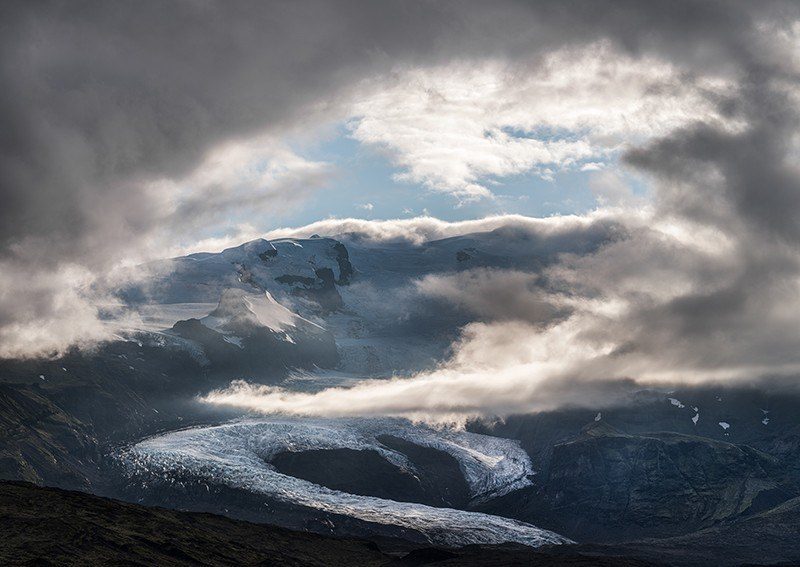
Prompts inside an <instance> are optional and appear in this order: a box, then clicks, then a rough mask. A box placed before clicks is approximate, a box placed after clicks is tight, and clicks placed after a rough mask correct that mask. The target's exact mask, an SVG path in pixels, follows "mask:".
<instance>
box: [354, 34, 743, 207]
mask: <svg viewBox="0 0 800 567" xmlns="http://www.w3.org/2000/svg"><path fill="white" fill-rule="evenodd" d="M726 88H729V85H728V84H727V83H726V82H725V81H723V80H721V79H711V78H706V79H694V80H693V79H691V78H690V77H688V76H685V75H682V74H681V72H680V70H679V69H677V68H676V67H674V66H672V65H670V64H668V63H665V62H663V61H660V60H656V59H653V58H647V57H645V58H640V59H634V58H631V57H626V56H623V55H621V54H619V53H614V52H612V49H611V47H609V46H608V45H607V44H605V43H598V44H594V45H591V46H588V47H585V48H583V49H581V50H576V49H568V50H561V51H557V52H554V53H551V54H550V55H548V56H546V57H545V58H544V59H543V60H542V61H538V62H536V63H534V62H529V63H528V64H525V63H520V62H517V63H514V64H511V63H508V62H503V61H498V60H484V61H462V62H455V63H451V64H448V65H444V66H438V67H430V68H412V69H403V70H399V71H397V72H396V73H395V74H394V75H392V76H390V77H388V78H387V77H382V78H380V79H376V80H373V81H370V82H367V83H365V84H364V87H363V89H364V90H363V96H362V99H361V100H360V101H358V102H357V103H355V104H354V106H353V109H352V111H351V112H352V114H353V115H355V118H354V119H353V120H352V121H351V123H350V126H351V131H352V136H353V137H354V138H355V139H357V140H358V141H360V142H362V143H364V144H368V145H370V146H373V147H375V148H378V149H380V150H382V151H384V152H386V153H387V154H388V155H389V156H390V158H391V159H392V160H393V162H394V163H395V165H396V166H397V167H399V168H401V171H400V172H399V173H398V174H397V175H396V178H397V179H398V180H400V181H412V182H416V183H422V184H424V185H426V186H427V187H428V188H430V189H432V190H435V191H442V192H447V193H451V194H453V195H456V196H457V197H458V198H460V199H462V200H471V199H476V198H482V197H488V196H491V191H490V189H489V188H488V186H487V185H488V183H487V181H489V180H491V178H493V177H504V176H509V175H514V174H520V173H525V172H533V173H535V174H537V175H539V176H540V177H542V178H544V179H552V178H553V175H554V173H555V172H556V171H557V170H559V169H563V168H571V167H575V168H582V169H584V170H586V169H596V168H598V167H599V164H598V163H597V161H598V159H603V158H606V157H608V156H611V155H613V154H614V153H615V152H616V151H618V150H619V149H621V148H622V147H623V144H626V143H630V142H633V141H636V140H642V139H645V138H648V137H651V136H655V135H658V134H662V133H664V132H666V131H669V130H672V129H675V128H677V127H680V126H681V125H685V124H687V123H689V122H691V121H694V120H703V121H706V122H716V123H723V122H724V119H723V118H722V117H721V116H720V115H719V114H718V111H717V110H716V106H715V101H714V100H712V96H709V95H719V94H720V93H722V92H724V91H725V89H726ZM728 126H729V127H733V126H736V125H735V124H728ZM587 160H591V161H588V162H587Z"/></svg>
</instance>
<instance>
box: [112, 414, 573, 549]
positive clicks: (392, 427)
mask: <svg viewBox="0 0 800 567" xmlns="http://www.w3.org/2000/svg"><path fill="white" fill-rule="evenodd" d="M381 434H389V435H394V436H396V437H399V438H403V439H405V440H407V441H410V442H413V443H416V444H418V445H421V446H426V447H431V448H436V449H439V450H441V451H444V452H447V453H449V454H450V455H452V456H453V457H454V458H455V459H456V460H457V461H458V462H459V465H460V466H461V470H462V471H463V473H464V477H465V479H466V481H467V484H468V486H469V488H470V491H471V494H472V496H473V499H474V500H481V499H484V498H487V497H489V496H495V495H501V494H504V493H506V492H508V491H511V490H514V489H516V488H521V487H523V486H527V485H529V484H530V480H529V478H528V477H529V475H531V474H532V473H533V471H532V468H531V463H530V459H529V458H528V456H527V455H526V454H525V452H524V451H523V450H522V449H521V448H520V447H519V445H518V444H517V443H516V442H514V441H511V440H507V439H500V438H496V437H490V436H486V435H479V434H475V433H469V432H465V431H456V430H447V429H446V430H435V429H432V428H428V427H426V426H423V425H414V424H411V423H410V422H408V421H406V420H402V419H366V420H364V419H361V420H355V419H329V420H326V419H302V418H274V419H270V418H262V419H248V420H243V421H237V422H231V423H228V424H224V425H220V426H214V427H200V428H195V429H187V430H183V431H175V432H172V433H168V434H165V435H161V436H158V437H153V438H150V439H147V440H145V441H142V442H140V443H138V444H136V445H135V446H133V447H131V448H129V449H128V450H126V451H124V452H123V453H121V455H120V458H121V459H122V461H123V463H124V464H125V465H126V466H127V467H128V470H129V471H130V473H131V474H132V475H137V474H139V473H142V472H147V473H154V474H157V475H164V476H169V475H170V474H172V473H178V472H184V471H189V472H192V473H193V474H196V475H197V476H198V477H199V478H206V479H208V480H209V481H212V482H214V483H221V484H225V485H227V486H231V487H234V488H238V489H245V490H249V491H251V492H255V493H259V494H264V495H268V496H270V497H272V498H275V499H277V500H280V501H284V502H289V503H293V504H297V505H301V506H308V507H312V508H316V509H319V510H322V511H325V512H330V513H335V514H344V515H348V516H352V517H354V518H358V519H361V520H364V521H367V522H373V523H379V524H386V525H395V526H400V527H404V528H409V529H413V530H416V531H418V532H420V533H422V534H424V535H425V536H426V537H427V538H428V539H429V540H430V541H431V543H434V544H439V545H449V546H459V545H467V544H472V543H503V542H516V543H522V544H526V545H531V546H541V545H545V544H560V543H568V542H569V540H568V539H566V538H564V537H562V536H560V535H558V534H556V533H553V532H550V531H547V530H542V529H539V528H537V527H535V526H533V525H531V524H527V523H525V522H520V521H516V520H511V519H508V518H502V517H499V516H492V515H489V514H482V513H478V512H468V511H464V510H455V509H450V508H435V507H431V506H425V505H423V504H416V503H409V502H395V501H393V500H387V499H382V498H375V497H369V496H359V495H354V494H348V493H344V492H340V491H336V490H331V489H328V488H325V487H323V486H319V485H316V484H313V483H311V482H308V481H305V480H302V479H298V478H294V477H291V476H288V475H284V474H281V473H279V472H277V471H276V470H274V468H272V467H271V466H270V465H269V464H268V463H269V461H270V460H271V459H272V458H273V457H274V456H275V455H276V454H278V453H280V452H283V451H287V450H288V451H306V450H312V449H334V448H350V449H356V450H365V449H371V450H375V451H378V452H379V453H380V454H381V455H382V456H384V458H386V459H387V460H389V461H390V462H392V463H394V464H396V465H398V466H404V467H408V468H412V469H413V465H412V464H411V463H410V462H408V460H407V458H406V457H405V456H404V455H403V454H401V453H398V452H395V451H392V450H390V449H388V448H386V447H384V446H383V445H381V444H380V443H379V442H378V441H377V440H376V439H375V437H376V436H380V435H381Z"/></svg>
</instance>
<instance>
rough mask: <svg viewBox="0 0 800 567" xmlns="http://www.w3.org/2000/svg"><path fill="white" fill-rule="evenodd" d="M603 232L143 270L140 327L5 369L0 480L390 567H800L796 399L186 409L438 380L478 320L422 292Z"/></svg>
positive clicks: (136, 301) (278, 243) (1, 375)
mask: <svg viewBox="0 0 800 567" xmlns="http://www.w3.org/2000/svg"><path fill="white" fill-rule="evenodd" d="M606 238H609V236H608V235H607V234H603V235H596V237H587V239H586V240H585V241H583V242H581V241H574V240H572V241H569V242H562V241H560V240H559V237H558V235H557V234H554V235H549V236H541V235H540V236H535V237H534V236H531V235H530V234H528V233H525V232H520V231H518V230H515V229H514V228H513V227H503V228H501V229H498V230H495V231H491V232H487V233H480V234H471V235H463V236H458V237H454V238H447V239H443V240H435V241H429V242H414V243H411V242H405V241H390V242H375V241H370V240H366V239H363V238H360V237H359V236H358V235H340V236H338V237H336V238H318V237H316V238H308V239H279V240H275V241H266V240H255V241H252V242H248V243H245V244H243V245H241V246H237V247H234V248H230V249H227V250H224V251H222V252H220V253H214V254H211V253H204V254H193V255H190V256H185V257H181V258H173V259H169V260H164V261H161V262H157V263H154V264H152V265H150V266H147V267H146V269H145V270H144V271H145V272H146V273H148V274H152V276H151V277H150V279H149V280H148V281H147V282H145V284H143V285H141V286H139V287H129V288H126V289H124V290H120V292H119V296H120V298H121V299H123V300H124V301H125V302H126V304H127V306H128V308H129V309H130V310H131V311H133V312H135V313H137V314H138V315H139V318H140V321H141V322H140V323H138V324H137V325H134V326H132V327H131V328H128V329H123V330H120V333H119V335H118V338H117V339H115V340H113V341H110V342H107V343H105V344H102V345H98V346H97V347H96V348H94V349H92V350H83V351H78V350H76V351H73V352H70V353H68V354H66V355H64V356H63V357H61V358H58V359H50V360H42V359H39V360H0V425H2V429H0V478H4V479H13V480H26V481H30V482H34V483H38V484H46V485H52V486H57V487H61V488H69V489H80V490H83V491H88V492H92V493H95V494H100V495H104V496H110V497H115V498H119V499H124V500H126V501H130V502H136V503H142V504H148V505H157V506H164V507H169V508H174V509H181V510H191V511H195V512H213V513H217V514H222V515H225V516H228V517H231V518H238V519H240V520H248V521H252V522H257V523H262V524H277V525H281V526H283V527H286V528H291V529H293V530H298V531H303V532H314V533H317V534H322V535H326V536H336V537H340V538H368V539H370V540H372V541H375V542H386V541H391V542H394V543H393V544H392V545H395V546H397V545H400V546H401V547H403V546H405V547H404V548H403V549H404V552H406V556H404V557H402V558H401V557H398V556H392V557H389V558H388V559H387V561H389V560H391V561H395V562H398V561H399V562H400V563H398V564H407V565H411V564H425V563H424V561H433V560H437V561H441V562H442V563H441V564H448V562H450V564H469V563H468V562H469V561H477V560H476V559H475V558H476V557H480V558H481V560H480V561H481V562H484V563H486V564H491V561H493V560H494V559H493V558H503V557H505V558H506V559H508V557H511V556H509V555H504V554H506V553H511V554H512V555H514V554H519V553H522V555H523V556H525V557H527V556H528V555H530V551H520V550H519V549H517V548H515V549H514V550H510V549H505V550H504V551H503V552H502V553H501V552H500V550H499V548H498V547H497V545H498V544H502V543H503V542H506V543H509V542H511V543H513V544H524V545H526V546H528V547H540V548H542V547H544V548H547V553H548V554H555V555H559V554H561V553H566V554H567V555H574V553H575V552H576V551H578V552H580V553H588V554H595V555H599V556H603V557H605V556H610V555H614V554H617V555H620V554H621V555H624V556H627V557H640V558H643V559H644V560H647V561H655V562H658V561H661V560H662V559H664V560H667V561H669V562H670V563H674V564H680V565H683V564H687V565H688V564H709V563H712V564H719V565H736V564H738V563H742V562H747V561H750V562H753V561H761V562H778V561H784V562H786V561H796V562H797V561H800V552H798V550H797V548H796V546H795V545H794V544H793V541H794V540H795V539H796V535H797V534H796V533H795V531H793V529H794V528H793V526H795V525H797V522H796V521H795V517H794V516H795V515H796V510H797V498H798V497H800V465H798V463H799V462H800V395H798V393H797V391H796V390H793V389H791V388H783V389H781V388H770V389H763V388H759V387H757V386H745V385H736V386H722V385H719V384H712V385H707V386H698V387H682V388H680V389H677V390H670V391H667V390H639V389H636V388H635V387H633V386H631V387H630V388H628V389H627V390H624V389H623V390H621V391H620V400H619V403H618V404H617V405H615V406H613V407H604V408H591V407H589V408H583V409H582V408H561V409H556V410H552V411H546V412H539V413H535V414H529V415H518V416H509V417H508V418H506V419H504V420H502V421H482V420H475V421H472V422H470V423H468V424H467V427H466V430H453V429H450V428H432V427H428V426H425V425H424V424H419V423H412V422H409V421H407V420H403V419H390V418H363V419H334V418H332V419H304V418H289V417H285V416H263V415H251V414H248V413H246V412H242V411H239V410H234V409H225V408H221V407H217V406H213V405H209V404H205V403H202V402H200V401H199V399H198V397H199V396H203V395H205V394H208V393H209V392H210V391H211V390H213V389H216V388H221V387H226V386H228V385H229V384H230V383H231V381H232V380H234V379H243V380H246V381H248V382H250V383H251V384H254V385H264V386H267V387H274V386H280V387H282V388H285V389H287V390H293V391H315V390H319V389H321V388H326V387H331V386H334V387H347V386H348V385H349V384H352V383H353V382H354V381H356V380H359V379H362V378H364V377H369V378H378V379H380V378H390V377H392V376H404V375H411V374H413V373H414V372H416V371H418V370H420V369H426V368H432V367H433V366H435V365H436V364H437V363H438V362H439V361H441V360H442V359H443V358H444V357H446V356H447V353H448V348H449V345H450V344H451V343H452V341H453V339H454V338H455V337H456V336H457V335H458V332H459V329H460V328H461V326H462V325H464V324H465V323H468V322H469V321H471V320H474V317H475V316H474V314H473V313H469V312H467V311H466V310H465V309H463V308H462V307H460V306H459V305H457V304H453V303H452V302H451V303H448V302H446V301H443V300H440V299H437V298H435V297H430V296H425V295H424V294H420V293H419V292H418V288H417V282H418V281H419V280H420V279H421V278H425V277H426V276H434V277H440V276H448V277H450V276H453V275H458V274H461V273H464V272H467V273H469V271H470V270H474V269H484V268H513V269H515V270H521V271H526V272H530V273H534V274H535V273H537V272H538V271H539V270H541V269H542V268H543V267H544V266H547V265H548V263H549V262H552V261H553V259H554V258H555V257H556V256H557V255H558V254H559V253H563V252H567V253H576V254H581V253H585V252H587V251H591V250H593V249H595V248H596V247H597V246H599V245H600V244H601V243H602V242H603V241H604V239H606ZM76 505H77V504H76ZM81 505H82V504H81ZM193 517H194V516H193ZM170 521H172V520H170ZM186 521H188V520H187V519H186V518H184V517H179V516H176V517H175V518H174V522H175V524H174V525H178V524H180V523H181V522H186ZM254 529H255V528H254ZM265 529H266V528H265ZM270 529H271V528H270ZM748 534H758V537H755V536H753V537H750V536H749V535H748ZM215 537H216V536H215ZM20 541H22V540H20ZM571 541H575V542H579V545H578V546H577V547H576V545H575V544H572V543H570V542H571ZM398 542H400V543H398ZM722 542H724V545H726V546H728V547H729V550H730V553H728V554H723V552H722V547H723V543H722ZM553 544H558V545H553ZM431 546H435V549H434V550H433V551H431V549H432V548H431ZM475 546H477V547H475ZM464 549H470V550H472V551H468V552H467V551H463V550H464ZM708 550H715V551H714V552H713V553H712V552H711V551H708ZM408 552H410V553H408ZM473 552H474V553H473ZM464 553H466V555H464ZM476 554H477V555H476ZM515 557H516V556H515ZM537 557H539V558H541V557H543V556H542V555H539V556H537ZM381 560H383V559H381ZM515 560H516V559H515ZM537 560H538V559H537ZM571 560H572V559H570V561H571ZM415 561H416V562H417V563H414V562H415ZM459 561H461V562H462V563H458V562H459ZM498 561H500V559H498ZM420 562H422V563H420ZM693 562H694V563H693ZM437 564H438V563H437ZM500 564H503V563H502V562H501V563H500ZM543 564H544V563H543Z"/></svg>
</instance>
